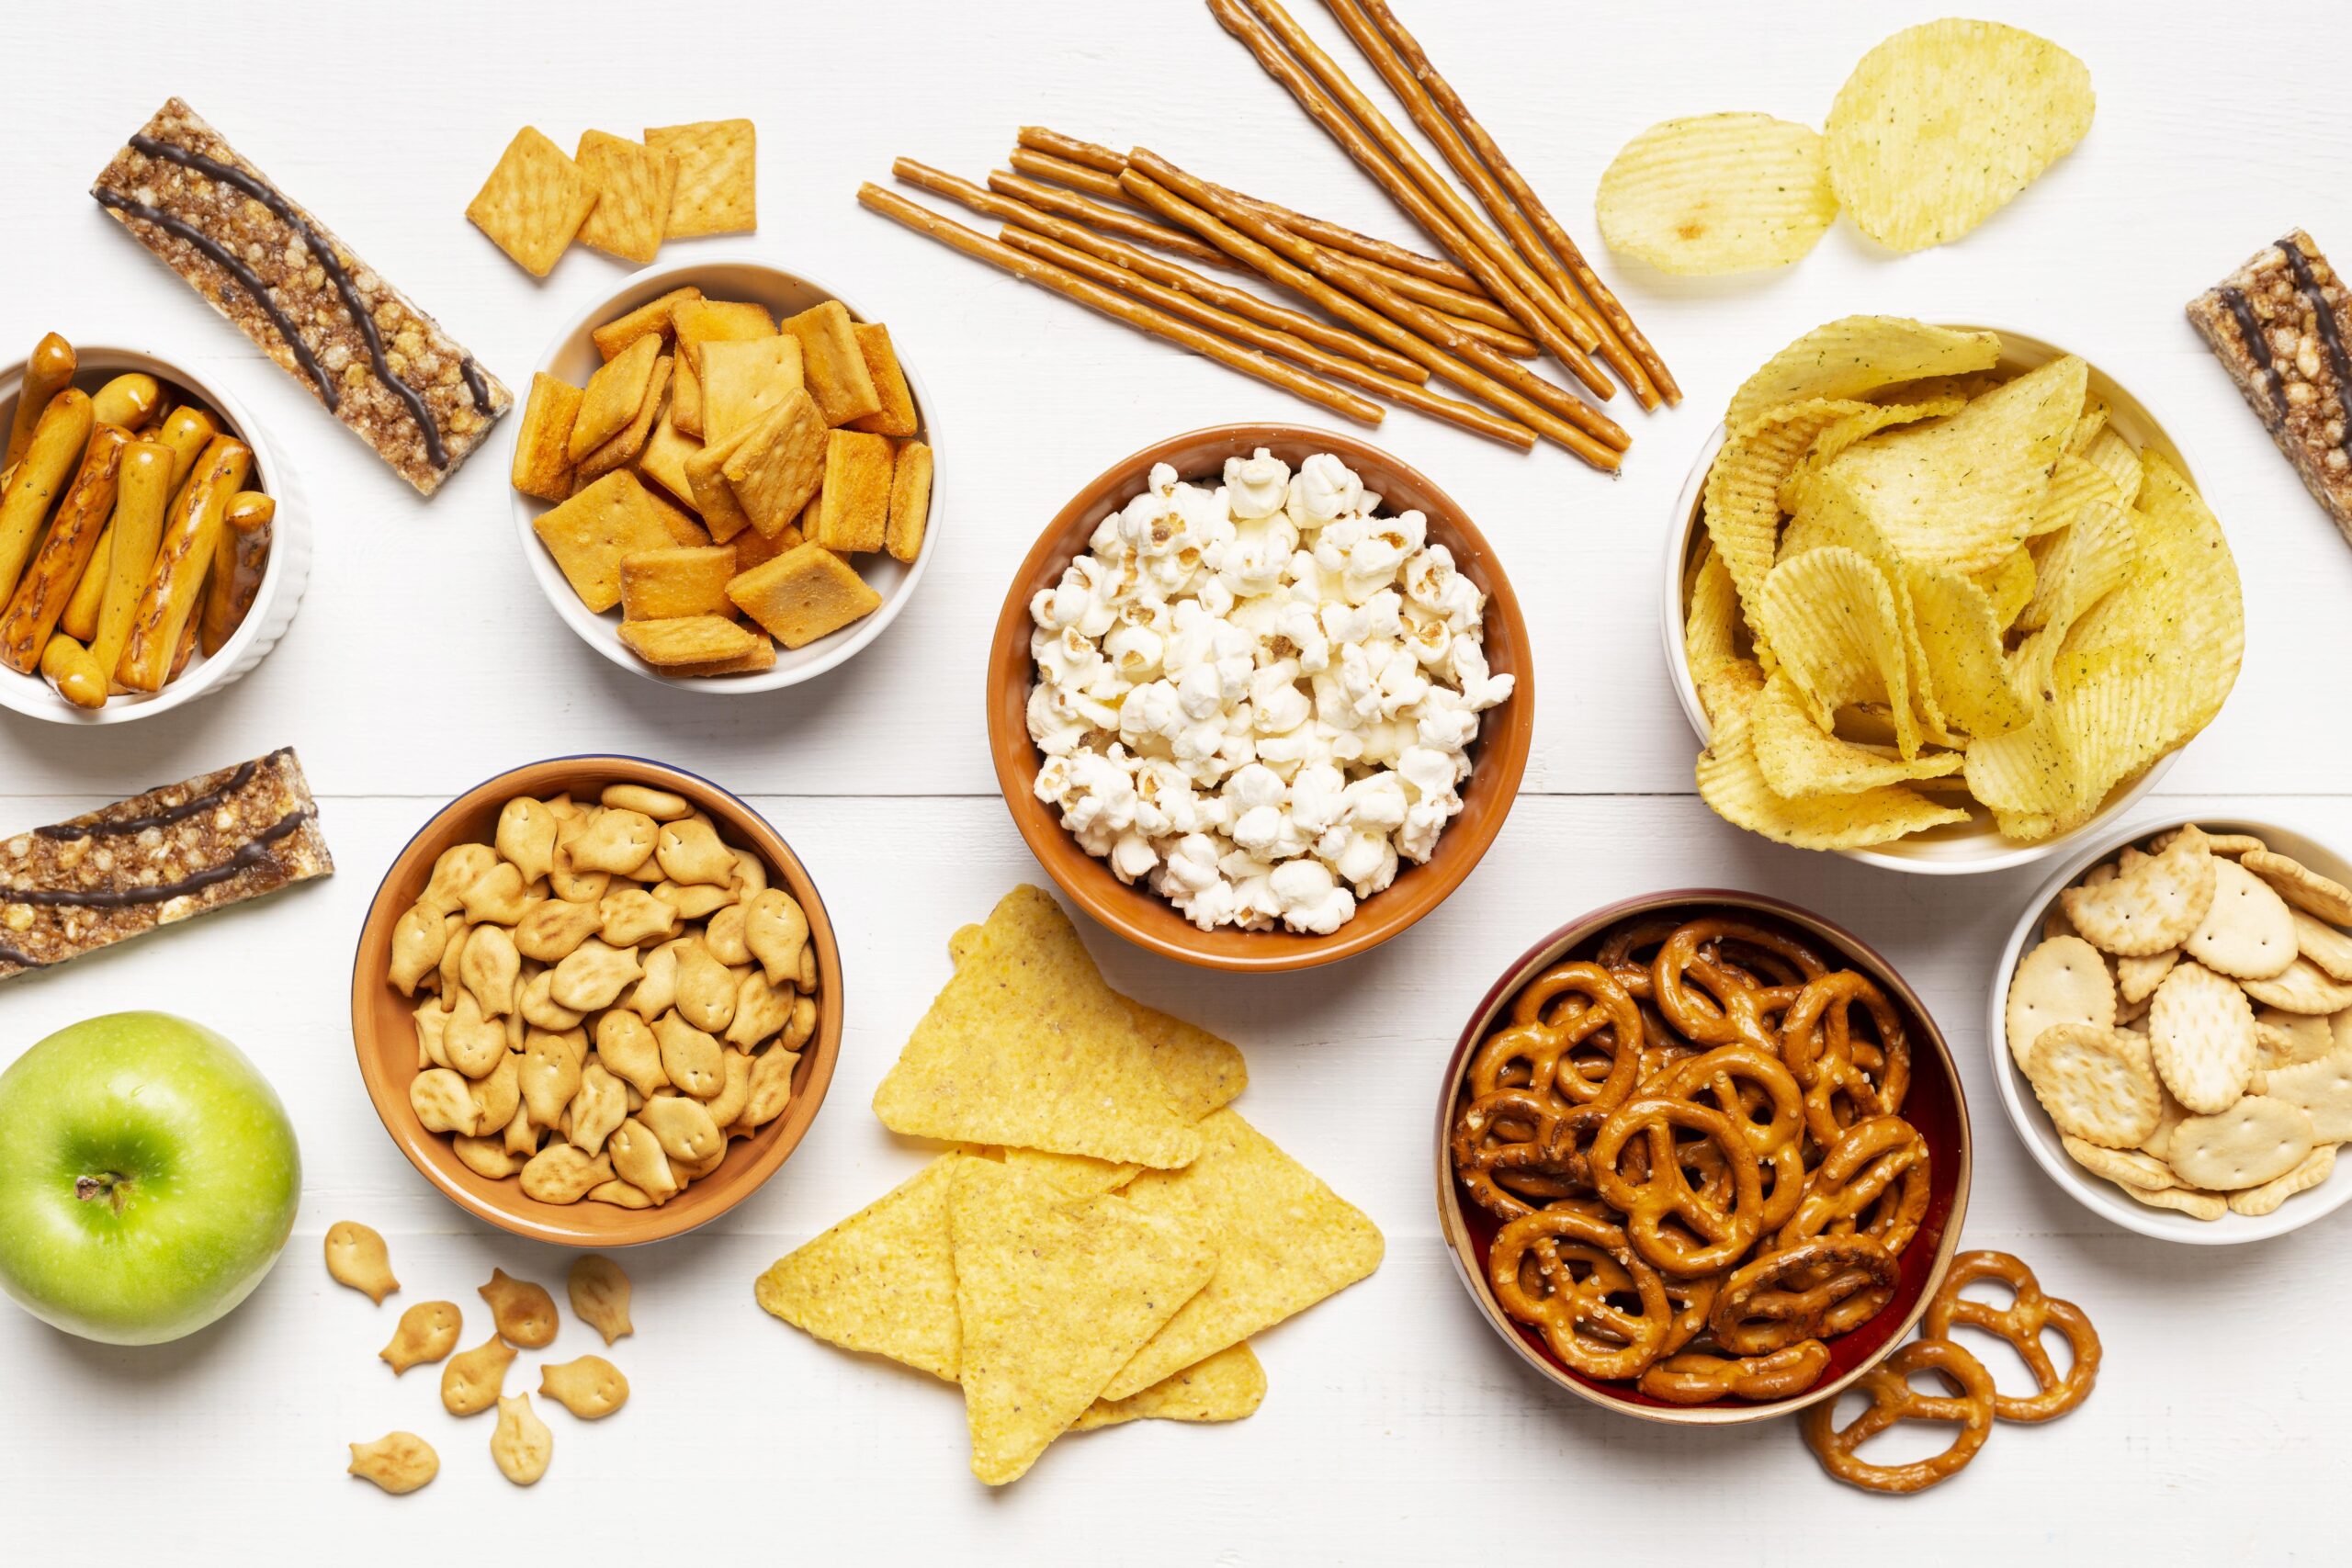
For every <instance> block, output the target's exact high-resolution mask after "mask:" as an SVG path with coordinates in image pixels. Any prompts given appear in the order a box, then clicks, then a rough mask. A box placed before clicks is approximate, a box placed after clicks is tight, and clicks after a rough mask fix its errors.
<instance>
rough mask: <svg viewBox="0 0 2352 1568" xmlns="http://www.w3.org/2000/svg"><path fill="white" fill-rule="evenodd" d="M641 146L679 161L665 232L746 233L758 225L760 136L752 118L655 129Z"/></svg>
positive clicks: (679, 235)
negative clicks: (667, 154)
mask: <svg viewBox="0 0 2352 1568" xmlns="http://www.w3.org/2000/svg"><path fill="white" fill-rule="evenodd" d="M645 144H646V145H647V146H648V147H650V148H652V149H653V150H654V151H655V152H667V153H669V154H670V155H671V156H673V157H674V158H675V159H676V160H677V161H678V178H677V183H676V185H675V186H673V189H672V192H671V196H670V216H669V221H668V222H667V223H666V224H665V225H664V226H663V230H662V231H663V233H664V234H666V235H668V236H670V237H672V238H682V237H684V236H686V235H690V234H748V233H750V232H751V231H752V230H754V229H757V228H758V227H759V226H760V225H759V210H758V204H759V179H758V167H759V164H758V137H757V135H756V133H755V132H754V131H753V130H752V122H751V121H750V120H748V119H707V120H699V121H696V122H695V123H694V124H691V125H662V126H655V127H652V128H650V129H649V130H647V131H646V133H645Z"/></svg>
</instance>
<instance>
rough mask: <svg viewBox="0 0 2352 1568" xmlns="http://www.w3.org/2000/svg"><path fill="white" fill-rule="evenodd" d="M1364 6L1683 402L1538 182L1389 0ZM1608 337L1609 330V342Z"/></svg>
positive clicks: (1625, 338)
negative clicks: (1505, 151) (1476, 113)
mask: <svg viewBox="0 0 2352 1568" xmlns="http://www.w3.org/2000/svg"><path fill="white" fill-rule="evenodd" d="M1363 6H1364V9H1365V10H1367V11H1369V12H1371V13H1372V19H1373V23H1374V26H1376V27H1378V28H1380V30H1381V31H1382V32H1383V33H1385V34H1386V35H1387V38H1388V41H1389V42H1390V43H1392V44H1394V45H1395V46H1396V48H1397V53H1398V54H1399V55H1401V56H1403V58H1404V62H1405V64H1406V66H1407V68H1408V69H1409V70H1410V71H1411V72H1412V73H1413V75H1414V77H1415V79H1416V80H1418V81H1419V83H1420V85H1422V86H1423V87H1425V88H1427V89H1428V91H1429V95H1430V97H1431V98H1433V99H1435V100H1436V101H1437V106H1438V107H1439V108H1441V109H1442V110H1443V111H1444V112H1445V114H1446V116H1447V118H1450V119H1452V120H1453V123H1454V124H1455V125H1457V126H1459V127H1460V128H1461V130H1462V134H1463V135H1464V137H1465V138H1466V139H1467V140H1468V141H1469V143H1470V145H1471V147H1472V149H1473V150H1474V151H1476V152H1477V154H1478V156H1479V157H1481V158H1483V159H1484V160H1486V163H1487V167H1488V168H1489V169H1491V170H1493V171H1494V175H1495V178H1496V179H1497V180H1498V181H1500V182H1501V184H1502V187H1503V190H1504V191H1505V193H1507V194H1508V195H1509V196H1510V197H1511V199H1512V200H1513V201H1515V202H1517V203H1518V205H1519V206H1520V208H1521V209H1522V210H1523V211H1524V212H1525V213H1526V215H1527V217H1528V218H1529V219H1531V220H1533V222H1534V224H1535V228H1536V230H1537V231H1538V232H1539V233H1541V234H1542V235H1543V236H1544V243H1546V244H1548V245H1549V246H1550V247H1551V249H1552V251H1553V253H1554V254H1555V255H1556V256H1557V257H1558V259H1559V261H1560V262H1561V263H1562V264H1563V265H1566V268H1567V270H1568V272H1569V274H1570V275H1571V276H1573V277H1574V278H1575V279H1576V282H1577V287H1578V288H1581V289H1583V291H1584V296H1585V298H1586V299H1589V300H1590V301H1591V302H1592V306H1593V309H1594V310H1596V311H1597V312H1599V314H1600V320H1601V324H1602V325H1604V326H1607V327H1609V328H1611V329H1612V330H1613V331H1614V333H1615V334H1616V336H1617V338H1618V340H1619V344H1618V345H1619V347H1620V348H1621V349H1623V350H1624V351H1626V352H1627V353H1628V354H1629V355H1630V357H1632V358H1633V359H1634V360H1635V361H1637V362H1638V363H1639V364H1640V365H1641V366H1642V367H1643V368H1644V369H1645V370H1646V371H1648V372H1649V377H1650V379H1651V380H1652V381H1653V382H1655V383H1656V384H1657V390H1658V394H1659V395H1660V396H1661V397H1663V398H1664V399H1665V400H1667V402H1668V405H1669V406H1671V405H1674V404H1678V403H1679V402H1681V401H1682V389H1681V387H1680V386H1679V385H1678V384H1677V383H1676V382H1675V379H1674V375H1673V373H1672V372H1671V371H1669V370H1668V369H1667V367H1666V361H1665V360H1663V359H1661V358H1660V357H1658V353H1657V349H1655V348H1653V347H1651V346H1650V340H1649V339H1647V338H1645V337H1644V336H1643V335H1642V330H1641V328H1639V327H1637V326H1635V325H1634V318H1633V317H1632V316H1631V315H1629V314H1627V313H1626V310H1625V307H1624V306H1623V305H1622V304H1620V303H1619V302H1618V299H1617V296H1616V295H1614V294H1612V293H1611V292H1610V289H1609V286H1608V285H1607V284H1605V283H1603V282H1601V281H1600V274H1598V273H1596V272H1594V271H1593V270H1592V264H1591V263H1589V262H1588V261H1586V260H1585V259H1584V253H1583V252H1582V251H1581V250H1579V249H1577V243H1576V242H1575V241H1574V240H1572V239H1570V238H1569V237H1568V231H1566V229H1564V228H1562V227H1561V226H1560V223H1559V220H1557V219H1555V218H1554V217H1553V216H1552V209H1550V208H1548V207H1545V206H1544V198H1543V197H1539V196H1537V195H1536V194H1535V188H1534V186H1531V185H1529V184H1528V183H1527V180H1526V178H1525V177H1524V176H1523V175H1521V174H1520V172H1519V170H1518V169H1517V168H1515V167H1514V166H1513V165H1512V164H1511V161H1510V159H1509V158H1507V157H1505V156H1504V155H1503V150H1502V148H1501V147H1500V146H1499V145H1498V144H1497V142H1496V141H1495V139H1494V138H1493V137H1492V136H1490V135H1488V134H1487V128H1486V127H1485V126H1483V125H1481V124H1480V123H1479V122H1478V119H1477V118H1476V116H1474V115H1473V114H1471V112H1470V107H1469V106H1468V105H1466V104H1464V102H1463V101H1462V96H1461V95H1460V94H1459V93H1456V92H1455V91H1454V90H1453V85H1452V84H1450V83H1448V82H1447V81H1446V79H1445V78H1444V77H1443V76H1442V75H1440V74H1438V70H1437V67H1436V66H1434V65H1431V64H1430V57H1429V56H1428V54H1426V53H1425V52H1423V51H1422V49H1421V45H1420V41H1419V39H1416V38H1414V37H1413V35H1412V34H1411V33H1410V32H1408V31H1407V30H1406V28H1405V24H1404V23H1402V22H1400V21H1398V20H1397V14H1396V13H1395V12H1394V11H1392V10H1390V9H1389V8H1388V0H1363ZM1535 259H1536V260H1537V263H1538V265H1541V263H1542V260H1543V256H1542V253H1541V252H1538V253H1537V255H1536V258H1535ZM1607 341H1608V340H1607V338H1606V337H1605V336H1604V338H1603V340H1602V342H1603V345H1604V347H1605V346H1606V344H1607ZM1610 363H1611V364H1616V363H1617V361H1616V360H1615V359H1614V358H1613V357H1612V358H1611V360H1610Z"/></svg>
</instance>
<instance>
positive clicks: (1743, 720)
mask: <svg viewBox="0 0 2352 1568" xmlns="http://www.w3.org/2000/svg"><path fill="white" fill-rule="evenodd" d="M1763 685H1764V675H1763V671H1760V670H1758V669H1757V667H1756V666H1755V665H1753V664H1748V663H1746V662H1740V661H1736V662H1732V663H1727V664H1724V665H1720V666H1718V673H1717V678H1716V682H1715V686H1714V689H1713V694H1711V695H1710V697H1709V699H1708V703H1707V711H1708V713H1709V715H1710V716H1713V736H1712V737H1711V738H1710V739H1709V740H1708V743H1707V749H1706V750H1704V751H1702V752H1701V753H1699V766H1698V780H1699V794H1700V795H1701V796H1702V798H1703V799H1704V800H1705V801H1706V803H1707V804H1708V805H1709V806H1711V807H1713V808H1714V810H1715V814H1716V815H1717V816H1719V817H1721V818H1724V820H1725V821H1726V822H1729V823H1731V824H1733V825H1734V826H1735V827H1740V828H1746V829H1748V830H1749V831H1750V832H1754V833H1760V834H1762V835H1763V836H1764V837H1765V838H1768V839H1771V840H1776V841H1778V842H1780V843H1783V844H1792V845H1794V846H1795V847H1797V848H1799V849H1809V850H1835V849H1852V848H1860V847H1862V846H1865V845H1869V844H1881V843H1885V842H1886V841H1888V840H1892V839H1900V838H1902V837H1904V836H1905V835H1906V834H1910V833H1917V832H1920V831H1923V830H1924V829H1929V828H1935V827H1940V826H1943V825H1944V824H1946V823H1951V822H1965V821H1966V820H1968V813H1967V812H1965V811H1962V810H1959V809H1956V808H1954V807H1945V806H1939V805H1937V804H1936V803H1935V802H1934V801H1932V800H1929V799H1928V797H1927V796H1925V795H1920V794H1919V793H1917V791H1915V790H1912V789H1909V788H1906V787H1905V786H1903V785H1900V784H1897V785H1891V786H1888V787H1884V788H1880V789H1868V790H1862V791H1859V792H1857V793H1856V794H1853V795H1822V796H1817V797H1815V798H1813V799H1810V800H1789V799H1785V798H1783V797H1782V796H1781V795H1777V794H1775V793H1774V792H1773V789H1772V786H1771V785H1770V784H1769V783H1768V782H1766V780H1765V777H1764V774H1763V772H1762V770H1761V769H1760V768H1759V767H1758V764H1757V761H1756V754H1755V750H1754V747H1753V743H1752V740H1751V732H1750V715H1751V714H1752V712H1753V711H1754V707H1755V704H1756V699H1757V697H1758V694H1759V693H1760V692H1761V690H1762V688H1763Z"/></svg>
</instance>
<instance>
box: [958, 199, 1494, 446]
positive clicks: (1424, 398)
mask: <svg viewBox="0 0 2352 1568" xmlns="http://www.w3.org/2000/svg"><path fill="white" fill-rule="evenodd" d="M997 238H998V239H999V240H1001V241H1002V242H1003V243H1005V244H1008V245H1010V246H1012V248H1013V249H1014V250H1016V251H1022V252H1025V253H1026V254H1030V255H1033V256H1035V257H1037V258H1038V259H1039V260H1040V261H1047V262H1052V263H1055V264H1056V265H1060V266H1064V267H1068V268H1069V270H1070V271H1072V272H1074V273H1076V274H1078V275H1079V276H1080V277H1084V278H1088V279H1090V280H1091V281H1092V282H1095V283H1099V284H1101V285H1103V287H1104V288H1115V289H1117V290H1118V291H1119V292H1121V293H1123V294H1130V295H1133V296H1134V297H1135V298H1136V299H1141V300H1143V301H1144V302H1145V303H1147V304H1152V305H1157V306H1159V308H1160V309H1161V310H1166V311H1167V312H1168V313H1169V314H1170V315H1172V316H1182V317H1185V318H1187V319H1188V320H1191V321H1196V322H1198V323H1199V324H1200V325H1202V326H1204V327H1208V328H1211V329H1213V330H1215V331H1217V332H1221V333H1225V334H1226V335H1227V336H1228V337H1232V338H1236V339H1238V340H1239V341H1240V342H1242V343H1246V344H1250V346H1251V347H1253V348H1262V349H1264V350H1265V351H1266V352H1267V353H1269V354H1279V355H1282V356H1283V358H1284V359H1288V360H1293V361H1295V362H1296V363H1298V364H1300V365H1304V366H1306V367H1307V368H1308V369H1310V370H1319V371H1321V372H1322V373H1323V374H1324V375H1326V376H1329V377H1330V378H1332V379H1333V380H1335V381H1345V382H1347V383H1348V384H1349V385H1350V386H1353V387H1361V388H1363V389H1364V390H1365V391H1368V392H1376V393H1378V394H1379V395H1380V396H1382V397H1384V398H1387V399H1389V400H1392V401H1395V402H1399V403H1402V404H1404V405H1405V406H1406V407H1408V408H1414V409H1419V411H1420V412H1423V413H1426V414H1430V415H1431V416H1433V417H1435V418H1438V419H1442V420H1444V421H1446V422H1447V423H1451V424H1458V425H1460V426H1461V427H1462V428H1463V429H1464V430H1467V431H1471V432H1473V433H1475V434H1479V435H1485V436H1490V437H1492V438H1493V439H1495V440H1497V441H1501V442H1505V443H1507V444H1509V445H1510V446H1516V447H1518V448H1519V449H1520V450H1521V451H1522V452H1523V451H1525V450H1527V449H1528V448H1529V447H1531V446H1534V445H1535V432H1533V431H1532V430H1530V429H1528V428H1527V426H1525V425H1523V424H1521V423H1518V422H1517V421H1515V420H1509V419H1504V418H1502V417H1501V416H1499V415H1498V414H1493V413H1489V412H1487V411H1486V410H1485V409H1482V408H1477V407H1474V406H1473V405H1471V404H1469V403H1465V402H1459V401H1456V400H1454V399H1452V398H1446V397H1441V396H1439V395H1438V394H1437V393H1435V392H1432V391H1430V390H1429V389H1426V388H1424V387H1421V386H1419V385H1417V384H1415V383H1413V382H1411V381H1406V380H1400V379H1399V378H1397V377H1394V376H1384V375H1382V374H1381V373H1380V372H1379V371H1377V370H1374V369H1370V368H1368V367H1364V366H1362V365H1359V364H1357V363H1356V362H1355V361H1353V360H1351V359H1342V358H1341V357H1340V356H1339V355H1336V354H1326V353H1324V352H1323V351H1322V350H1321V349H1319V348H1317V347H1316V346H1315V345H1314V344H1311V343H1307V342H1306V341H1305V340H1303V339H1300V338H1295V337H1293V336H1292V335H1291V334H1290V333H1284V332H1277V331H1275V330H1274V329H1272V328H1271V327H1263V326H1260V325H1259V324H1258V323H1257V322H1255V321H1248V320H1245V319H1244V318H1242V317H1240V316H1238V315H1235V314H1233V313H1232V312H1231V311H1228V310H1218V309H1217V308H1216V306H1214V305H1210V304H1207V303H1204V301H1202V300H1199V299H1194V298H1193V297H1192V296H1191V295H1189V294H1185V293H1183V292H1182V291H1181V290H1179V289H1174V288H1162V287H1161V286H1159V284H1156V283H1153V282H1151V281H1150V280H1149V279H1148V278H1142V277H1138V276H1136V275H1135V274H1134V273H1132V272H1129V271H1128V270H1127V269H1126V268H1125V267H1122V266H1118V265H1114V264H1113V263H1111V262H1106V261H1103V260H1101V259H1100V258H1098V257H1095V256H1091V255H1088V254H1086V253H1085V252H1083V251H1080V250H1077V249H1075V248H1073V247H1071V246H1069V245H1065V244H1062V243H1059V242H1058V241H1055V240H1049V239H1047V238H1046V236H1044V235H1043V234H1037V233H1033V232H1031V231H1028V230H1026V229H1021V228H1016V227H1013V226H1012V225H1009V224H1008V225H1007V226H1006V227H1005V229H1004V230H1003V231H1002V232H1001V233H1000V234H998V235H997ZM1415 368H1417V369H1418V368H1419V367H1415ZM1421 374H1422V375H1423V376H1424V377H1426V376H1428V374H1429V372H1428V371H1426V370H1423V371H1421Z"/></svg>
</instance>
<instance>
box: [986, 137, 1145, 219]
mask: <svg viewBox="0 0 2352 1568" xmlns="http://www.w3.org/2000/svg"><path fill="white" fill-rule="evenodd" d="M1004 161H1005V162H1006V163H1008V164H1012V172H1013V173H1014V174H1016V175H1027V176H1028V177H1029V178H1031V179H1033V180H1052V181H1053V182H1055V183H1056V184H1057V185H1066V186H1069V188H1070V189H1072V190H1074V191H1078V192H1080V193H1081V194H1083V195H1086V196H1091V197H1094V199H1095V200H1097V201H1115V202H1117V203H1118V204H1119V205H1120V206H1122V207H1133V206H1134V205H1135V202H1134V201H1133V200H1132V199H1131V198H1130V197H1128V195H1127V193H1126V192H1125V191H1124V190H1121V189H1120V188H1119V176H1118V175H1113V174H1106V173H1104V172H1103V170H1101V169H1090V168H1088V167H1087V166H1086V165H1085V164H1074V163H1072V162H1070V161H1069V159H1068V158H1057V157H1055V156H1054V155H1053V154H1052V153H1050V152H1038V151H1037V150H1036V149H1035V148H1034V147H1015V148H1013V150H1012V152H1008V153H1006V154H1005V160H1004Z"/></svg>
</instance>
